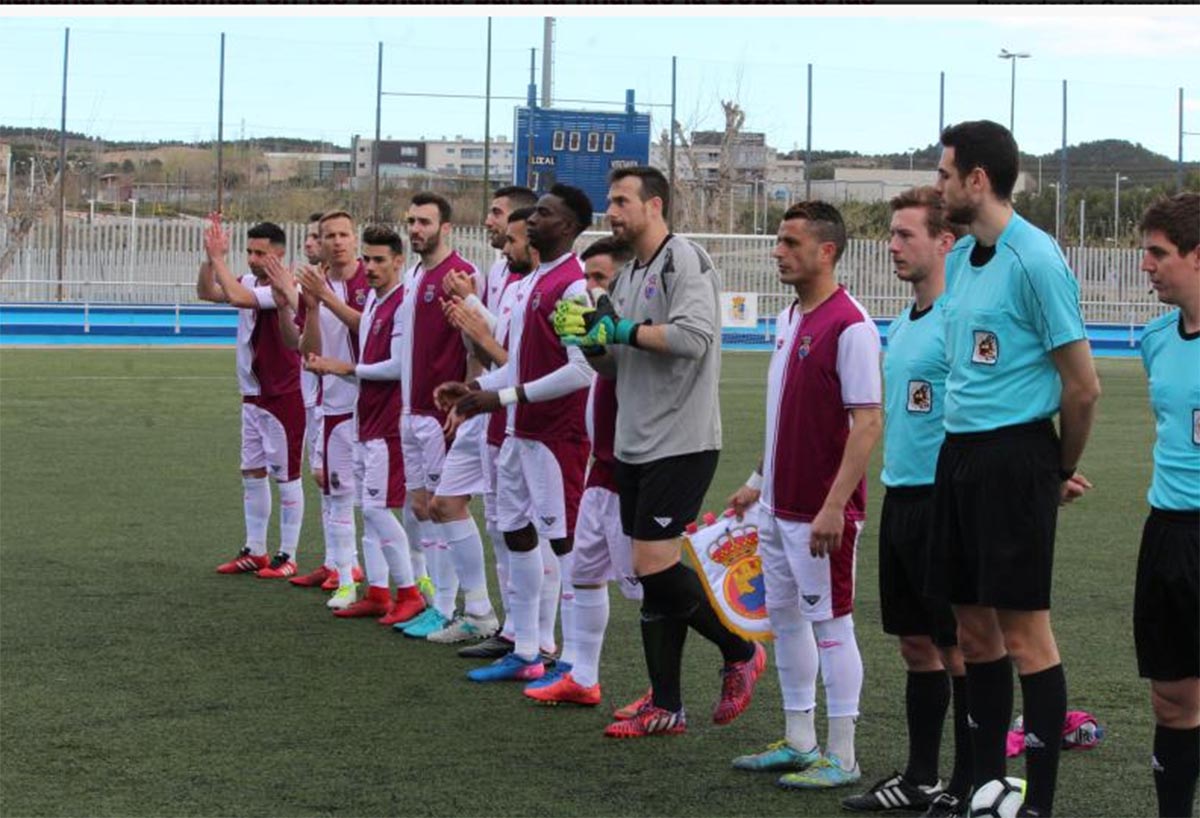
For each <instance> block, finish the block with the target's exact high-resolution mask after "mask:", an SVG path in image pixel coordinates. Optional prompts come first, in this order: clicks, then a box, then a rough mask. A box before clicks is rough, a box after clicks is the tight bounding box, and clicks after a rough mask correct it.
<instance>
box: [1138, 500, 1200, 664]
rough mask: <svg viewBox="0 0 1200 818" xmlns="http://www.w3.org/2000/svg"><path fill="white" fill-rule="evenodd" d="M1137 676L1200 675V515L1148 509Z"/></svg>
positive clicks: (1140, 561) (1140, 556)
mask: <svg viewBox="0 0 1200 818" xmlns="http://www.w3.org/2000/svg"><path fill="white" fill-rule="evenodd" d="M1133 641H1134V645H1135V646H1136V648H1137V663H1138V674H1139V675H1141V676H1142V677H1143V678H1145V679H1152V680H1154V681H1158V682H1173V681H1177V680H1179V679H1191V678H1195V677H1197V676H1200V511H1163V510H1162V509H1158V508H1152V509H1150V516H1149V517H1147V518H1146V524H1145V526H1143V527H1142V547H1141V550H1140V551H1139V552H1138V564H1137V584H1136V586H1135V587H1134V592H1133Z"/></svg>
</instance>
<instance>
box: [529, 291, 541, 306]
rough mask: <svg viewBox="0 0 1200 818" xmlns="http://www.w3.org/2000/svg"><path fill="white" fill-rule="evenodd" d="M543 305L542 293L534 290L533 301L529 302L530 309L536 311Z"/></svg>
mask: <svg viewBox="0 0 1200 818" xmlns="http://www.w3.org/2000/svg"><path fill="white" fill-rule="evenodd" d="M541 303H542V291H541V290H534V293H533V299H532V300H530V302H529V307H530V309H534V310H536V309H537V308H538V307H539V306H541Z"/></svg>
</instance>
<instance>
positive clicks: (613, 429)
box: [586, 375, 617, 492]
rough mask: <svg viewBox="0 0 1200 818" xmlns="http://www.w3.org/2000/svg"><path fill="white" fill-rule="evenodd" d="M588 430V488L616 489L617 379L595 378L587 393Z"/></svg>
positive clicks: (613, 490)
mask: <svg viewBox="0 0 1200 818" xmlns="http://www.w3.org/2000/svg"><path fill="white" fill-rule="evenodd" d="M586 419H587V432H588V438H589V439H590V440H591V441H592V466H591V468H590V469H588V476H587V486H586V487H587V488H592V487H599V488H602V489H608V490H609V491H612V492H615V491H616V490H617V480H616V477H615V476H614V475H613V468H614V464H615V463H616V456H615V455H614V454H613V440H614V438H615V437H616V434H617V382H616V381H615V380H613V379H610V378H601V377H600V376H599V375H597V376H596V377H595V379H594V380H593V381H592V390H591V394H589V395H588V405H587V418H586Z"/></svg>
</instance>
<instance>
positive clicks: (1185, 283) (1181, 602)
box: [1133, 193, 1200, 816]
mask: <svg viewBox="0 0 1200 818" xmlns="http://www.w3.org/2000/svg"><path fill="white" fill-rule="evenodd" d="M1140 228H1141V231H1142V248H1143V256H1142V270H1144V271H1145V272H1146V274H1147V275H1148V276H1149V277H1150V283H1151V284H1152V285H1153V287H1154V291H1155V292H1156V293H1157V294H1158V300H1159V301H1161V302H1163V303H1164V304H1169V305H1171V306H1173V307H1174V308H1175V309H1173V310H1171V311H1170V312H1168V313H1167V314H1166V315H1162V316H1159V317H1158V318H1156V319H1155V320H1153V321H1151V322H1150V323H1149V324H1147V325H1146V330H1145V332H1143V333H1142V363H1143V365H1144V366H1145V368H1146V376H1147V377H1148V378H1149V380H1150V406H1151V408H1153V410H1154V417H1155V421H1156V427H1157V428H1156V432H1157V434H1156V437H1155V442H1154V476H1153V479H1152V481H1151V483H1150V491H1149V493H1148V494H1147V500H1148V501H1149V503H1150V514H1149V516H1148V517H1147V518H1146V524H1145V527H1144V528H1143V529H1142V544H1141V549H1140V552H1139V553H1138V563H1137V585H1136V591H1135V594H1134V601H1133V635H1134V641H1135V644H1136V646H1137V659H1138V672H1139V673H1140V674H1141V675H1142V676H1143V677H1145V678H1147V679H1149V680H1150V702H1151V705H1152V706H1153V709H1154V721H1155V727H1154V755H1153V757H1152V762H1151V767H1152V769H1153V770H1154V787H1155V789H1156V790H1157V792H1158V814H1159V815H1163V816H1166V815H1171V816H1179V815H1184V816H1190V815H1191V814H1192V805H1193V802H1194V800H1195V797H1196V778H1197V775H1198V774H1200V629H1198V627H1197V615H1196V612H1197V611H1200V567H1198V563H1200V340H1198V339H1200V195H1197V194H1195V193H1180V194H1177V195H1175V196H1172V197H1171V198H1169V199H1161V200H1159V201H1157V202H1155V203H1153V204H1152V205H1151V206H1150V207H1149V208H1147V210H1146V212H1145V214H1143V216H1142V221H1141V225H1140Z"/></svg>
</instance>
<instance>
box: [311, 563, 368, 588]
mask: <svg viewBox="0 0 1200 818" xmlns="http://www.w3.org/2000/svg"><path fill="white" fill-rule="evenodd" d="M350 578H351V579H353V580H354V581H355V582H362V581H363V572H362V569H361V568H359V567H358V566H357V565H356V566H354V573H353V574H351V575H350ZM339 584H340V583H339V582H338V572H337V569H336V568H335V569H333V570H332V571H330V572H329V576H327V577H325V581H324V582H322V583H321V590H322V591H336V590H337V587H338V585H339Z"/></svg>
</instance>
